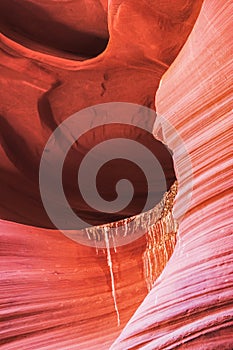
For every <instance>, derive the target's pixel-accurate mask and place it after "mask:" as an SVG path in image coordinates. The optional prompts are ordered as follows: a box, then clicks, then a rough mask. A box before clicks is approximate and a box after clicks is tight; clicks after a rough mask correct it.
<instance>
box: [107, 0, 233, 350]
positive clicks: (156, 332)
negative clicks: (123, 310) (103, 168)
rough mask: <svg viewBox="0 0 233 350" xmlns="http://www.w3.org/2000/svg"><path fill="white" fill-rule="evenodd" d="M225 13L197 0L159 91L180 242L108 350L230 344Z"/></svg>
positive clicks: (158, 129) (227, 8) (232, 297)
mask: <svg viewBox="0 0 233 350" xmlns="http://www.w3.org/2000/svg"><path fill="white" fill-rule="evenodd" d="M231 10H232V6H231V5H230V3H229V2H224V1H208V0H207V1H205V2H204V5H203V7H202V9H201V13H200V15H199V17H198V20H197V22H196V24H195V26H194V29H193V31H192V33H191V35H190V37H189V39H188V41H187V42H186V44H185V46H184V48H183V49H182V51H181V53H180V54H179V56H178V57H177V59H176V60H175V62H174V63H173V65H172V66H171V67H170V69H169V70H168V72H167V73H166V74H165V75H164V77H163V78H162V83H161V85H160V89H159V90H158V91H157V95H156V106H157V111H158V114H159V115H160V116H163V118H164V119H162V122H161V125H160V122H159V121H158V123H156V124H155V129H154V135H155V137H156V136H157V137H159V138H160V139H162V140H163V142H165V143H166V144H167V145H168V146H169V147H170V148H171V149H172V150H173V152H174V163H175V169H176V174H177V178H178V183H179V190H178V196H177V200H176V204H175V207H174V215H175V217H176V218H177V220H178V222H179V230H178V242H177V245H176V247H175V251H174V253H173V255H172V258H171V259H170V261H169V263H168V264H167V266H166V268H165V269H164V271H163V273H162V275H161V276H160V278H159V279H158V280H157V281H156V283H155V285H154V287H153V289H152V290H151V292H150V293H149V295H148V296H147V297H146V298H145V299H144V301H143V303H142V304H141V306H140V307H139V308H138V310H137V311H136V313H135V314H134V316H133V317H132V319H131V320H130V322H129V323H128V324H127V326H126V328H125V329H124V330H123V332H122V333H121V335H120V337H119V338H118V339H117V340H116V342H115V343H114V345H113V346H112V347H111V349H177V348H179V349H198V350H199V349H208V350H211V349H213V350H214V349H232V347H233V340H232V334H233V275H232V272H233V260H232V258H233V236H232V231H233V226H232V168H233V167H232V152H230V150H232V139H233V138H232V136H233V135H232V53H233V50H232V40H231V25H232V20H231ZM178 136H180V137H181V138H182V139H183V140H185V145H186V148H187V151H188V154H189V158H190V160H191V164H192V173H193V177H188V176H187V174H188V170H189V169H188V165H189V164H188V162H187V159H186V157H185V153H184V150H183V149H182V144H181V143H180V139H179V137H178ZM190 186H192V187H193V190H192V198H191V201H190V203H187V201H189V200H190V199H189V192H188V191H189V188H190ZM188 205H189V207H188ZM185 208H186V209H188V210H187V212H186V214H185V215H184V217H183V214H184V209H185Z"/></svg>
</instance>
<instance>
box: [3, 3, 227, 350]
mask: <svg viewBox="0 0 233 350" xmlns="http://www.w3.org/2000/svg"><path fill="white" fill-rule="evenodd" d="M201 4H202V1H188V2H187V1H181V0H179V1H176V2H175V3H174V4H173V3H171V2H170V3H168V2H167V1H159V2H158V3H157V4H154V3H152V2H151V1H147V2H139V1H133V0H127V1H119V0H117V1H115V0H114V1H111V2H109V6H108V5H107V2H104V1H103V2H102V1H101V2H98V1H88V2H85V1H74V0H73V1H69V2H66V1H62V0H60V1H59V0H57V1H46V2H45V1H42V0H40V1H33V0H28V1H23V2H22V3H20V7H19V2H18V1H11V2H9V1H5V0H2V1H1V3H0V10H1V13H2V15H1V20H0V25H1V29H2V32H3V34H2V35H1V39H2V41H1V49H2V50H1V86H0V88H1V105H0V112H1V130H0V133H1V149H0V152H1V153H0V167H1V174H0V176H1V198H2V201H1V217H2V218H3V219H4V220H1V221H0V255H1V267H0V276H1V281H0V299H1V310H0V312H1V330H0V339H1V340H0V346H1V349H6V350H10V349H14V350H18V349H25V350H27V349H93V350H95V349H109V348H110V346H111V344H112V343H113V342H114V341H115V343H114V345H112V349H117V350H118V349H124V350H125V349H139V348H142V349H174V348H177V347H179V348H184V349H198V350H199V349H203V350H209V349H213V350H214V349H231V348H232V341H231V333H232V332H233V330H232V322H233V321H232V319H233V317H232V316H233V309H232V284H233V283H232V281H233V280H232V271H233V265H232V219H231V218H232V212H231V209H232V208H231V199H232V198H231V192H230V191H231V187H232V163H231V162H230V149H231V148H232V141H231V140H232V135H231V131H230V113H231V109H232V105H231V100H230V96H231V95H230V90H231V84H232V81H231V78H230V76H231V69H232V66H231V54H232V47H231V46H230V33H231V27H230V10H231V6H230V4H229V2H228V3H227V2H224V1H216V0H214V1H210V0H206V1H205V2H204V5H203V7H202V10H201V13H200V15H199V17H198V20H197V22H196V24H195V27H194V30H193V31H192V33H191V36H190V37H189V39H188V41H187V42H186V44H185V46H184V48H183V49H182V51H181V53H180V54H179V56H178V57H177V58H176V56H177V54H178V53H179V51H180V49H181V48H182V46H183V45H184V43H185V41H186V39H187V38H188V35H189V33H190V32H191V30H192V27H193V25H194V23H195V20H196V18H197V16H198V13H199V10H200V8H201ZM35 9H36V10H35ZM31 13H33V20H31V17H30V16H31ZM84 14H85V15H84ZM77 19H78V20H77ZM41 28H43V30H41ZM87 28H88V30H87ZM48 33H49V35H48ZM60 34H62V35H63V36H62V37H61V36H60ZM77 39H78V40H77ZM108 39H109V41H108ZM76 40H77V43H76ZM107 43H108V45H107ZM106 45H107V47H106ZM105 47H106V49H105ZM98 54H100V55H99V56H97V55H98ZM95 56H97V57H96V58H92V59H90V57H95ZM175 58H176V60H175V62H174V63H173V64H172V66H171V67H170V69H169V70H168V72H167V73H166V74H165V76H164V77H163V79H162V83H161V85H160V89H159V90H158V92H157V97H156V108H157V112H158V114H159V115H160V116H162V117H163V118H165V119H166V120H167V121H169V123H170V126H173V127H174V128H175V130H176V132H175V133H174V128H173V129H171V128H170V127H169V125H167V124H166V123H164V124H163V125H162V127H160V126H159V125H157V126H158V127H157V128H156V129H155V132H154V133H155V136H156V137H158V138H160V139H161V140H162V141H163V142H164V143H166V144H167V145H168V146H169V147H170V148H171V149H172V151H173V152H174V162H175V169H176V176H177V178H178V184H179V192H178V198H177V202H176V205H175V208H174V210H175V216H176V217H177V219H178V221H179V223H180V228H179V235H178V242H177V245H176V248H175V251H174V253H173V255H172V258H171V259H170V261H169V263H168V264H167V266H166V268H165V270H164V271H163V273H162V275H161V276H160V278H159V279H157V281H156V283H155V285H154V287H153V289H152V290H151V291H150V293H149V294H148V295H147V288H148V289H151V286H152V284H153V281H154V280H155V279H156V278H157V277H158V276H159V275H160V273H161V272H162V270H163V268H164V266H165V265H166V263H167V261H168V259H169V258H170V256H171V254H172V251H173V249H174V245H175V231H176V225H175V223H174V220H173V218H172V216H171V214H170V213H169V214H168V216H167V217H166V218H164V217H163V219H161V220H159V221H158V222H157V223H156V225H153V226H150V224H149V223H148V232H147V233H146V234H145V235H144V236H143V237H141V238H140V239H138V240H137V241H135V242H133V243H131V244H130V245H125V246H122V247H118V248H117V251H116V252H115V251H114V249H111V250H109V251H106V250H101V249H99V250H98V254H97V252H96V250H95V249H94V248H91V247H87V246H82V245H80V244H77V243H75V242H73V241H71V240H69V239H68V238H66V237H64V235H62V234H61V233H60V232H58V231H57V230H52V229H43V228H41V227H42V226H43V227H49V226H51V225H50V223H48V218H47V217H46V216H45V213H43V212H42V211H43V207H42V205H41V203H40V194H39V188H38V164H39V161H40V156H41V153H42V150H43V148H44V145H45V143H46V141H47V139H48V137H49V135H50V134H51V132H52V131H53V130H54V129H55V127H56V126H57V125H59V124H60V123H61V122H62V121H63V120H65V119H66V118H67V117H68V116H70V114H72V113H74V112H76V111H78V110H80V109H82V108H84V107H88V106H91V105H94V104H97V103H103V102H111V101H122V102H133V103H138V104H141V105H146V106H148V107H150V108H154V105H153V104H154V102H153V101H154V95H155V93H156V90H157V89H158V87H159V82H160V79H161V77H162V75H163V74H164V73H165V71H166V70H167V69H168V68H169V66H170V65H171V63H172V62H173V61H174V59H175ZM74 92H75V94H74ZM157 120H159V118H158V119H157ZM132 134H133V133H132ZM178 136H181V137H182V139H183V140H184V143H185V146H186V149H187V151H188V153H189V157H190V160H191V164H192V170H193V178H189V177H188V175H187V174H188V173H189V169H188V165H187V163H186V158H185V154H184V153H183V148H182V147H183V145H182V147H181V145H180V143H179V142H180V139H179V137H178ZM135 137H136V135H135ZM144 137H145V142H148V140H149V143H150V142H152V143H153V142H154V144H155V148H156V145H158V141H156V140H153V138H152V137H151V136H150V138H149V139H148V135H144ZM87 142H89V141H88V139H87ZM161 158H162V159H163V160H164V161H165V164H168V167H167V173H166V174H167V178H168V179H169V181H170V182H169V181H168V187H169V186H170V185H171V183H172V182H173V181H174V179H175V178H174V174H173V169H172V167H171V162H170V158H167V157H164V156H163V153H161ZM71 161H72V159H71ZM189 185H190V186H189ZM139 187H140V186H139ZM191 187H193V189H192V191H190V188H191ZM190 193H191V194H192V199H191V202H190V203H189V202H187V198H189V195H190ZM72 195H73V194H71V199H70V200H71V201H75V199H76V205H77V206H78V203H79V200H77V198H75V197H72ZM187 204H190V206H189V208H188V211H187V213H186V214H185V216H184V217H183V216H182V212H183V211H184V209H185V208H187ZM124 214H125V213H124ZM123 216H124V215H123ZM7 220H8V221H7ZM9 220H10V221H9ZM101 220H102V219H101ZM12 221H15V222H12ZM19 222H21V223H24V224H27V225H22V224H19ZM35 226H39V227H35ZM109 252H110V254H111V262H110V261H109ZM146 295H147V296H146ZM144 298H145V299H144ZM143 299H144V301H143ZM141 303H142V304H141ZM140 304H141V305H140ZM139 305H140V306H139ZM138 307H139V308H138ZM137 308H138V310H137V311H136V313H135V314H134V316H133V317H132V318H131V316H132V315H133V313H134V312H135V310H136V309H137ZM130 318H131V320H130V321H129V319H130ZM128 321H129V323H128V324H127V326H126V328H125V329H124V330H123V331H122V333H121V334H120V332H121V330H122V328H123V327H124V326H125V325H126V323H127V322H128ZM118 336H119V338H117V337H118ZM116 338H117V340H116Z"/></svg>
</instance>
